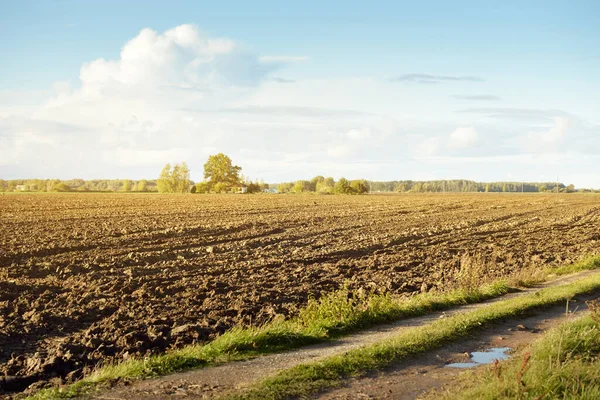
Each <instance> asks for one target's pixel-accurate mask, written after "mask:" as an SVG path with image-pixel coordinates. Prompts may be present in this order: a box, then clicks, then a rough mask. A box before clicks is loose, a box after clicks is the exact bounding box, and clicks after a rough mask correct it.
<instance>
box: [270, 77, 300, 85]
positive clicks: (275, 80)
mask: <svg viewBox="0 0 600 400" xmlns="http://www.w3.org/2000/svg"><path fill="white" fill-rule="evenodd" d="M271 80H272V81H273V82H277V83H294V82H296V81H295V80H294V79H286V78H281V77H279V76H274V77H272V78H271Z"/></svg>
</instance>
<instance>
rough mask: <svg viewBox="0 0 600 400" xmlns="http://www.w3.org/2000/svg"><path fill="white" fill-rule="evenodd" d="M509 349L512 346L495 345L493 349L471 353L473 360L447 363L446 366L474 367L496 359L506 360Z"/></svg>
mask: <svg viewBox="0 0 600 400" xmlns="http://www.w3.org/2000/svg"><path fill="white" fill-rule="evenodd" d="M509 350H510V347H495V348H493V349H489V350H488V351H474V352H473V353H471V360H472V361H471V362H465V363H452V364H448V365H446V367H450V368H472V367H476V366H478V365H481V364H490V363H492V362H494V360H499V361H502V360H506V359H507V358H508V355H507V354H506V352H507V351H509Z"/></svg>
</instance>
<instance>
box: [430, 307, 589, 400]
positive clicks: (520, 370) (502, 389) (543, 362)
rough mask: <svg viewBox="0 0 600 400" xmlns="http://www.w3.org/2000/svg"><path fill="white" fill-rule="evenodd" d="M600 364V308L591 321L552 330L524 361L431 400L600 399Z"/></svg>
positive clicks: (496, 367)
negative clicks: (475, 383) (474, 383)
mask: <svg viewBox="0 0 600 400" xmlns="http://www.w3.org/2000/svg"><path fill="white" fill-rule="evenodd" d="M596 304H597V303H596ZM599 363H600V309H599V308H597V309H596V312H595V314H592V315H591V316H587V317H584V318H580V319H577V320H575V321H571V322H567V323H565V324H563V325H561V326H560V327H558V328H555V329H553V330H551V331H550V332H548V334H546V335H545V336H544V337H543V338H542V339H541V340H539V341H538V342H536V343H535V344H533V345H532V346H531V347H530V348H529V349H527V350H526V351H523V352H522V353H521V355H520V357H514V358H513V359H511V360H508V361H505V362H497V363H494V364H492V365H491V366H489V367H487V368H481V369H476V370H473V371H468V372H467V373H465V374H464V375H463V376H461V379H460V381H459V382H456V383H455V384H453V387H452V388H451V389H450V390H449V391H447V392H445V393H439V392H437V393H435V394H433V393H432V394H431V395H430V398H432V399H433V398H435V399H440V398H443V399H506V398H510V399H525V398H533V399H590V400H591V399H594V400H595V399H600V368H599V367H598V365H599ZM473 382H477V385H476V386H475V385H473Z"/></svg>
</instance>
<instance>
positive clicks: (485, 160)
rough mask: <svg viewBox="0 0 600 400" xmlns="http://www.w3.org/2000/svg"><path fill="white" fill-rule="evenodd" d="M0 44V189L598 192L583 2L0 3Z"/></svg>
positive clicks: (598, 18) (598, 133)
mask: <svg viewBox="0 0 600 400" xmlns="http://www.w3.org/2000/svg"><path fill="white" fill-rule="evenodd" d="M288 3H291V2H288ZM323 3H325V4H323ZM0 38H1V39H0V53H1V54H3V57H2V63H1V64H0V72H1V75H0V176H2V177H5V178H17V177H33V176H35V177H59V178H71V177H82V178H84V179H85V178H100V177H102V178H104V177H105V178H117V177H131V178H141V177H146V178H152V177H154V176H155V175H156V174H157V173H158V171H159V170H160V167H161V165H163V164H164V163H166V162H168V161H171V162H176V161H187V162H188V163H189V164H190V166H191V168H192V178H195V179H196V180H199V179H201V175H202V164H203V163H204V161H205V159H206V156H207V155H208V154H212V152H215V151H223V152H226V153H228V154H230V155H231V156H232V158H233V159H234V161H235V162H236V163H238V164H240V165H241V166H242V167H243V168H244V172H245V173H246V174H247V175H249V176H251V177H253V178H263V179H265V180H266V181H271V182H273V181H279V180H295V179H302V178H306V177H310V176H312V175H316V174H323V175H333V176H334V177H340V176H346V177H348V178H359V177H365V178H368V179H381V180H384V179H445V178H468V179H476V180H506V179H514V180H530V181H531V180H554V179H555V178H556V175H557V174H558V175H559V176H560V177H561V180H562V181H565V183H575V184H576V185H577V186H580V187H583V186H587V187H589V186H594V187H600V173H598V168H597V165H598V161H600V159H599V156H600V128H599V126H600V118H599V117H598V111H599V110H600V77H599V74H598V71H600V2H598V1H584V0H581V1H526V2H522V1H520V2H517V1H420V2H412V1H411V2H408V1H389V2H381V1H380V2H377V1H375V2H368V3H366V2H358V1H357V2H352V1H344V2H334V1H330V2H316V1H314V2H313V1H304V2H294V3H293V4H287V3H282V2H275V1H262V2H261V1H252V2H247V1H229V2H227V1H220V2H208V1H202V2H198V1H189V2H184V1H173V2H169V3H166V2H158V1H128V2H118V1H103V2H80V1H0Z"/></svg>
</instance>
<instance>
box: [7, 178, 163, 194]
mask: <svg viewBox="0 0 600 400" xmlns="http://www.w3.org/2000/svg"><path fill="white" fill-rule="evenodd" d="M157 191H158V188H157V187H156V180H146V179H141V180H131V179H91V180H87V181H86V180H83V179H68V180H61V179H12V180H4V179H0V192H157Z"/></svg>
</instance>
